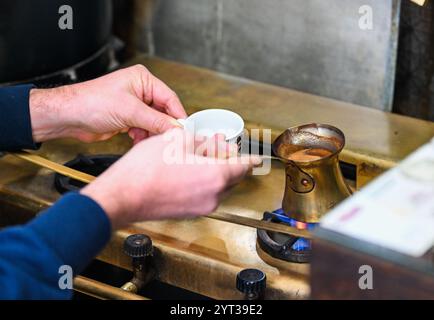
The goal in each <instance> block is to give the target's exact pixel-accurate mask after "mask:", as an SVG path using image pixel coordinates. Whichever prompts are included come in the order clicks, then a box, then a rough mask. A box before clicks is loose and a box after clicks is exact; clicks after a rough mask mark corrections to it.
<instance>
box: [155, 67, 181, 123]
mask: <svg viewBox="0 0 434 320" xmlns="http://www.w3.org/2000/svg"><path fill="white" fill-rule="evenodd" d="M150 79H151V81H152V104H151V106H153V107H156V108H158V109H160V110H161V109H164V110H165V112H166V113H167V114H168V115H170V116H172V117H174V118H175V119H184V118H186V117H187V113H186V112H185V110H184V107H183V106H182V103H181V101H180V100H179V98H178V96H177V95H176V93H175V92H174V91H173V90H172V89H170V88H169V87H168V86H167V85H166V84H165V83H164V82H163V81H161V80H160V79H158V78H157V77H155V76H153V75H152V77H150Z"/></svg>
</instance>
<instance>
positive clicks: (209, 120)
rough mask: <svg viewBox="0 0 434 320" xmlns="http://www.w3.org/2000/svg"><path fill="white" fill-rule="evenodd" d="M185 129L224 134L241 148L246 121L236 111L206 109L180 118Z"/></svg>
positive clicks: (206, 135)
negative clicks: (185, 117)
mask: <svg viewBox="0 0 434 320" xmlns="http://www.w3.org/2000/svg"><path fill="white" fill-rule="evenodd" d="M178 122H179V123H180V124H181V125H182V126H183V127H184V130H187V131H188V132H191V133H193V134H195V135H201V136H205V137H209V138H211V137H213V136H214V135H216V134H224V135H225V137H226V142H228V143H236V144H237V145H238V150H239V151H240V150H241V140H242V138H243V133H244V121H243V119H242V118H241V117H240V116H239V115H238V114H236V113H235V112H232V111H229V110H225V109H206V110H202V111H199V112H196V113H193V114H192V115H190V116H189V117H188V118H187V119H178Z"/></svg>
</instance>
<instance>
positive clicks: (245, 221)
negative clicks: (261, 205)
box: [10, 151, 312, 239]
mask: <svg viewBox="0 0 434 320" xmlns="http://www.w3.org/2000/svg"><path fill="white" fill-rule="evenodd" d="M10 154H11V155H13V156H16V157H18V158H20V159H23V160H26V161H29V162H31V163H33V164H36V165H38V166H40V167H43V168H46V169H49V170H52V171H54V172H57V173H59V174H62V175H65V176H67V177H69V178H72V179H75V180H79V181H81V182H84V183H90V182H92V181H93V180H94V179H95V177H94V176H92V175H90V174H87V173H84V172H81V171H78V170H75V169H71V168H69V167H66V166H64V165H61V164H58V163H56V162H53V161H50V160H48V159H45V158H43V157H41V156H38V155H36V154H32V153H29V152H26V151H20V152H15V153H10ZM205 218H209V219H214V220H219V221H224V222H229V223H233V224H237V225H242V226H246V227H251V228H256V229H262V230H267V231H271V232H279V233H284V234H289V235H292V236H296V237H303V238H306V239H312V234H311V233H310V232H309V231H307V230H299V229H297V228H294V227H290V226H288V225H285V224H279V223H274V222H268V221H262V220H257V219H252V218H249V217H243V216H239V215H234V214H231V213H227V212H214V213H212V214H210V215H208V216H205Z"/></svg>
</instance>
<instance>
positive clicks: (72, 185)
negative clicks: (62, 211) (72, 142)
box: [54, 154, 121, 194]
mask: <svg viewBox="0 0 434 320" xmlns="http://www.w3.org/2000/svg"><path fill="white" fill-rule="evenodd" d="M120 157H121V156H119V155H90V156H84V155H82V154H79V155H78V156H77V157H76V158H75V159H73V160H71V161H68V162H67V163H65V166H67V167H69V168H72V169H75V170H78V171H81V172H85V173H87V174H90V175H93V176H98V175H100V174H101V173H103V172H104V171H105V170H106V169H107V168H108V167H110V166H111V165H112V164H113V163H115V162H116V161H117V160H118V159H119V158H120ZM84 186H85V183H83V182H81V181H78V180H75V179H72V178H69V177H66V176H64V175H61V174H58V173H56V175H55V177H54V187H55V188H56V190H57V191H58V192H59V193H61V194H63V193H66V192H69V191H78V190H79V189H81V188H82V187H84Z"/></svg>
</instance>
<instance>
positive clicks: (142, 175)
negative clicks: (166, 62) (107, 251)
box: [81, 129, 261, 229]
mask: <svg viewBox="0 0 434 320" xmlns="http://www.w3.org/2000/svg"><path fill="white" fill-rule="evenodd" d="M196 139H197V137H196V138H194V137H191V136H189V135H188V134H187V133H185V132H184V131H183V130H181V129H174V130H170V131H169V132H167V133H165V134H163V135H159V136H155V137H151V138H149V139H147V140H145V141H142V142H140V143H139V144H137V145H136V146H134V147H133V148H132V149H131V150H130V151H129V152H128V153H127V154H126V155H125V156H124V157H122V159H120V160H118V161H117V162H116V163H115V164H114V165H113V166H111V167H110V168H109V169H108V170H107V171H106V172H104V173H103V174H102V175H100V176H99V177H98V178H97V179H96V180H95V181H93V182H92V183H91V184H89V185H87V186H86V187H85V188H84V189H82V191H81V193H82V194H84V195H87V196H89V197H91V198H92V199H94V200H95V201H96V202H97V203H99V204H100V205H101V207H102V208H103V209H104V210H105V212H106V213H107V215H108V217H109V218H110V220H111V222H112V226H113V228H114V229H118V228H121V227H123V226H125V225H127V224H129V223H132V222H137V221H144V220H151V219H165V218H178V217H189V216H197V215H203V214H208V213H211V212H212V211H213V210H214V209H216V207H217V206H218V204H219V201H220V200H221V198H222V196H224V195H225V194H226V192H227V191H228V190H229V189H230V188H231V187H232V186H234V185H235V184H237V183H238V182H239V181H240V180H241V179H242V178H243V177H244V176H245V175H246V174H247V172H248V171H249V170H250V169H251V168H252V167H253V166H254V165H259V164H260V163H261V160H260V159H258V158H243V157H241V158H240V157H235V158H229V159H214V158H213V159H212V158H209V157H208V158H206V157H203V156H202V154H203V153H204V152H206V150H207V149H209V148H208V146H209V145H212V144H213V143H212V142H211V141H210V140H209V139H206V138H204V140H203V141H201V142H200V143H198V141H197V140H196ZM219 145H220V148H219V149H220V150H226V152H227V151H229V154H230V153H231V152H230V150H231V147H230V145H227V144H226V143H225V142H224V141H221V140H220V143H219ZM225 145H226V148H225V147H224V146H225ZM203 146H205V147H204V148H202V147H203ZM235 147H236V146H235ZM199 150H201V151H200V154H198V152H199ZM224 152H225V151H224ZM227 154H228V153H226V155H227ZM220 158H221V156H220Z"/></svg>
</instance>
